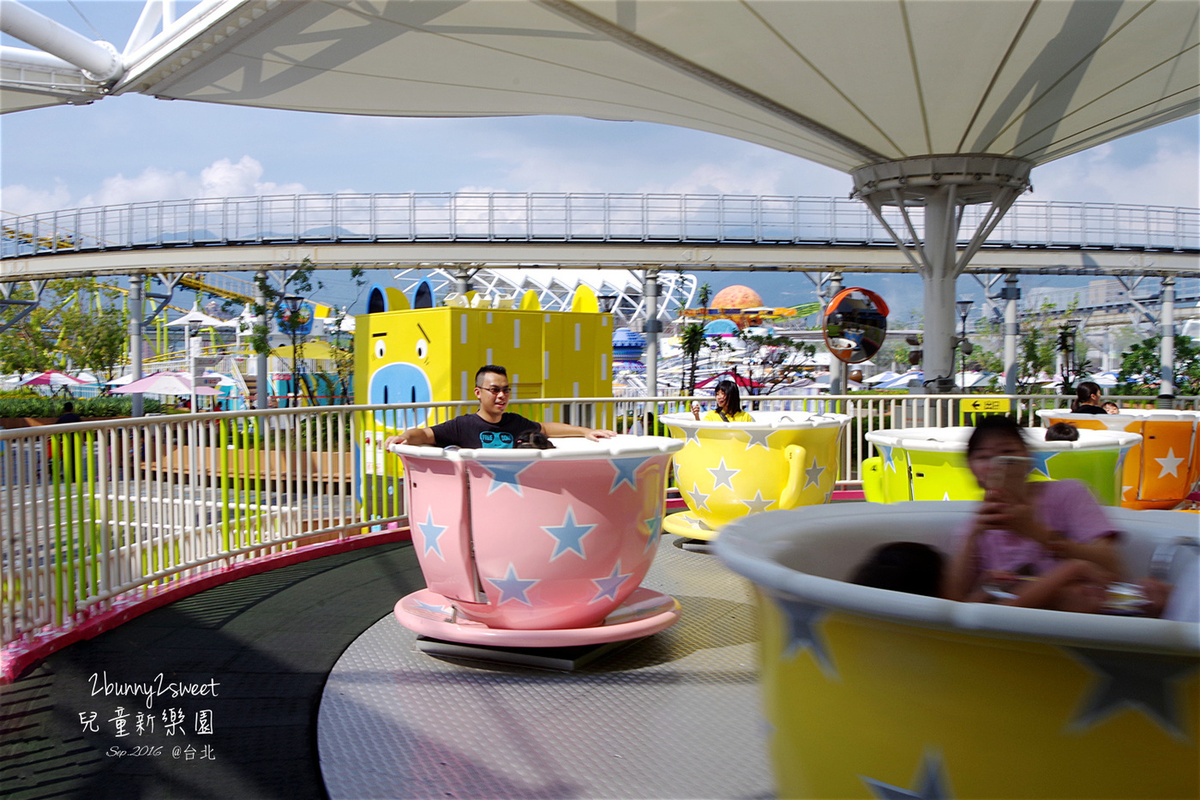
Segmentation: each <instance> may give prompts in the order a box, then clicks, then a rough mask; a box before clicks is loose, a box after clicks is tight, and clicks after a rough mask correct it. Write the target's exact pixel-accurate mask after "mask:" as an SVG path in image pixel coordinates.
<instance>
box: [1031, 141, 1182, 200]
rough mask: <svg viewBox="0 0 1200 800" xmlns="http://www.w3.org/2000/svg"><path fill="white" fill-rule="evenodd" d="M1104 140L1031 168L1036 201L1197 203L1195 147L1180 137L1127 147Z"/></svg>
mask: <svg viewBox="0 0 1200 800" xmlns="http://www.w3.org/2000/svg"><path fill="white" fill-rule="evenodd" d="M1117 144H1118V143H1116V142H1110V143H1108V144H1104V145H1101V146H1099V147H1095V148H1092V149H1091V150H1087V151H1084V152H1083V153H1079V154H1078V155H1075V156H1071V157H1069V158H1064V159H1063V160H1061V161H1056V162H1052V163H1050V164H1047V165H1046V166H1044V167H1040V168H1038V169H1036V170H1034V173H1033V185H1034V189H1035V194H1034V195H1032V197H1033V199H1036V200H1062V201H1071V202H1091V203H1122V204H1130V205H1158V206H1187V207H1191V208H1195V207H1196V206H1197V205H1200V151H1197V149H1196V146H1195V142H1188V141H1187V137H1186V136H1178V135H1168V134H1165V133H1164V134H1160V135H1158V136H1152V137H1151V138H1150V139H1149V141H1148V142H1147V146H1146V147H1145V148H1144V149H1143V148H1138V149H1137V150H1136V151H1131V150H1130V149H1129V148H1120V147H1118V146H1117Z"/></svg>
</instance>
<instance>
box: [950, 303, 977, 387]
mask: <svg viewBox="0 0 1200 800" xmlns="http://www.w3.org/2000/svg"><path fill="white" fill-rule="evenodd" d="M974 304H975V301H974V300H959V301H957V302H955V304H954V305H955V306H957V307H958V318H959V319H960V320H962V336H961V337H960V338H959V340H958V346H959V348H960V349H961V352H962V362H961V363H962V371H961V372H959V376H960V378H961V379H962V381H963V383H966V380H967V315H968V314H970V313H971V306H972V305H974ZM962 388H963V390H964V391H965V390H966V388H967V387H966V386H963V387H962Z"/></svg>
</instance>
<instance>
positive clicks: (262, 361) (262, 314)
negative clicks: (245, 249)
mask: <svg viewBox="0 0 1200 800" xmlns="http://www.w3.org/2000/svg"><path fill="white" fill-rule="evenodd" d="M254 285H255V289H254V304H255V305H256V306H258V307H259V309H260V310H259V313H258V314H256V315H255V316H254V327H255V328H256V329H257V331H264V330H267V293H266V291H265V290H264V289H263V287H264V286H266V285H267V271H266V270H264V269H260V270H259V271H258V273H257V274H256V276H255V281H254ZM257 331H256V332H257ZM267 342H268V344H269V343H270V334H268V336H267ZM254 369H255V371H256V372H257V373H258V375H257V377H256V378H255V379H254V380H255V391H254V394H255V398H254V407H255V408H267V406H268V404H269V401H268V397H269V389H270V386H269V383H268V382H269V381H270V379H271V376H270V374H269V373H268V372H267V353H266V352H265V351H264V352H261V353H255V357H254Z"/></svg>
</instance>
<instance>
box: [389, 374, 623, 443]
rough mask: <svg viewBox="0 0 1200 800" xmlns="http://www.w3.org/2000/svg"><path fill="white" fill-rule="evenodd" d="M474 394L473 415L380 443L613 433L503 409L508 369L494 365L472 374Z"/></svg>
mask: <svg viewBox="0 0 1200 800" xmlns="http://www.w3.org/2000/svg"><path fill="white" fill-rule="evenodd" d="M475 397H476V398H477V399H478V400H479V410H478V411H476V412H475V413H474V414H464V415H463V416H461V417H456V418H455V419H452V420H448V421H446V422H443V423H441V424H440V425H434V426H433V427H418V428H409V429H408V430H406V431H405V432H404V433H402V434H400V435H398V436H389V437H388V439H387V441H386V442H384V446H385V447H386V446H389V445H393V444H412V445H434V446H437V447H470V448H484V449H487V448H503V449H508V448H512V447H514V446H516V443H517V440H518V439H519V438H522V437H526V436H528V435H529V434H530V433H533V432H537V431H540V432H541V433H544V434H545V435H546V436H583V437H586V438H587V439H589V440H591V441H593V442H595V441H599V440H600V439H608V438H611V437H613V436H616V434H615V433H614V432H612V431H606V430H599V429H597V428H584V427H582V426H579V425H566V424H564V423H561V422H534V421H533V420H531V419H526V418H525V417H522V416H521V415H520V414H510V413H508V412H506V411H505V410H504V409H506V408H507V407H508V401H509V398H511V397H512V387H511V386H509V383H508V370H506V369H505V368H504V367H498V366H495V365H494V364H488V365H487V366H484V367H480V369H479V371H478V372H476V373H475Z"/></svg>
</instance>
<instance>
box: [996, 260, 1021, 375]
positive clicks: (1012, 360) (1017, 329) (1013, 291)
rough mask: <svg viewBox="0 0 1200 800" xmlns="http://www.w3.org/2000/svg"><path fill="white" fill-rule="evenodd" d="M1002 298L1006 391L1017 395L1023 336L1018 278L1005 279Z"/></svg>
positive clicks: (1011, 275) (1012, 275)
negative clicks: (1019, 311) (1020, 346)
mask: <svg viewBox="0 0 1200 800" xmlns="http://www.w3.org/2000/svg"><path fill="white" fill-rule="evenodd" d="M1000 298H1001V299H1002V300H1004V391H1005V393H1006V394H1012V395H1015V394H1016V393H1017V343H1018V340H1019V338H1020V335H1021V323H1020V322H1019V321H1018V319H1019V317H1018V315H1017V301H1018V300H1020V299H1021V290H1020V289H1019V288H1017V276H1016V275H1015V274H1013V273H1010V274H1009V275H1008V277H1006V278H1005V279H1004V289H1003V290H1002V291H1001V294H1000Z"/></svg>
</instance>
